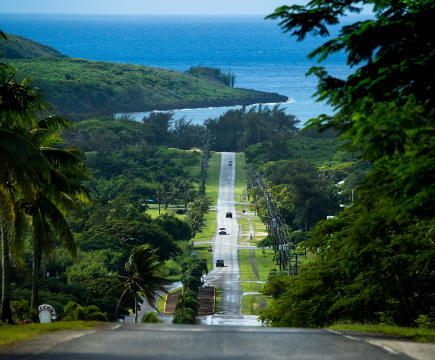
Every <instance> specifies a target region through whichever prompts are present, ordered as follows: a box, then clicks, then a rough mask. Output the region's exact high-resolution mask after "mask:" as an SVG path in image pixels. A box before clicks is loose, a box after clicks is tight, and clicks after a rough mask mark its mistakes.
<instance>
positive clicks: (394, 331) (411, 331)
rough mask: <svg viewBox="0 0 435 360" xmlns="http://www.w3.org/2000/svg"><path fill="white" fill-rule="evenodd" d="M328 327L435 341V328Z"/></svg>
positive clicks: (357, 325) (338, 325)
mask: <svg viewBox="0 0 435 360" xmlns="http://www.w3.org/2000/svg"><path fill="white" fill-rule="evenodd" d="M328 329H337V330H356V331H371V332H380V333H383V334H389V335H399V336H401V337H404V338H407V339H410V340H414V341H418V342H435V329H419V328H405V327H398V326H386V325H359V324H335V325H332V326H329V327H328Z"/></svg>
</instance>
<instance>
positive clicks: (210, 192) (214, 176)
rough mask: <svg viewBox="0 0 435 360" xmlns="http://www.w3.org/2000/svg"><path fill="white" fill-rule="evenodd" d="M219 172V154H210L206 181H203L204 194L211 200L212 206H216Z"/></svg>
mask: <svg viewBox="0 0 435 360" xmlns="http://www.w3.org/2000/svg"><path fill="white" fill-rule="evenodd" d="M212 169H213V170H212ZM220 170H221V154H218V153H215V152H212V153H211V158H210V159H209V160H208V170H207V179H206V181H205V194H206V195H207V196H208V197H209V198H211V199H213V202H212V205H216V202H217V200H218V191H219V173H220ZM200 186H201V184H200Z"/></svg>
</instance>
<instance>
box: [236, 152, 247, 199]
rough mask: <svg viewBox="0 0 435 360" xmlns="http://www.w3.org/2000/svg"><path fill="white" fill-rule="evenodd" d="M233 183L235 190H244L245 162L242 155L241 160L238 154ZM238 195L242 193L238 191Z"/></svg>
mask: <svg viewBox="0 0 435 360" xmlns="http://www.w3.org/2000/svg"><path fill="white" fill-rule="evenodd" d="M234 181H235V182H234V185H235V188H236V189H246V162H245V156H244V155H243V159H242V158H241V157H240V153H236V178H235V179H234ZM240 194H242V191H240Z"/></svg>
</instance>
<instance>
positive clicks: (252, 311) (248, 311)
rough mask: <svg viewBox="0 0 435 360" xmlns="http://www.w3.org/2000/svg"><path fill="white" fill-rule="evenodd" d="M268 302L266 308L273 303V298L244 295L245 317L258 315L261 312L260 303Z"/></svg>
mask: <svg viewBox="0 0 435 360" xmlns="http://www.w3.org/2000/svg"><path fill="white" fill-rule="evenodd" d="M261 300H265V301H266V307H268V306H270V304H271V303H272V301H273V300H272V298H268V297H264V296H260V295H243V297H242V314H244V315H258V314H259V311H260V301H261Z"/></svg>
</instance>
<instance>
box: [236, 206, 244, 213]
mask: <svg viewBox="0 0 435 360" xmlns="http://www.w3.org/2000/svg"><path fill="white" fill-rule="evenodd" d="M243 209H244V207H243V205H242V204H236V210H237V212H242V210H243Z"/></svg>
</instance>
